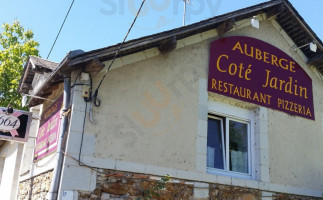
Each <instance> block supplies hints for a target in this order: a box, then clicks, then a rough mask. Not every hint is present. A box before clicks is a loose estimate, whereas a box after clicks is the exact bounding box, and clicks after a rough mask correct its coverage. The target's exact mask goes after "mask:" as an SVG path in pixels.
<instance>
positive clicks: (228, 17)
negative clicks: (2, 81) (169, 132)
mask: <svg viewBox="0 0 323 200" xmlns="http://www.w3.org/2000/svg"><path fill="white" fill-rule="evenodd" d="M262 13H266V15H267V17H268V18H269V17H275V18H276V21H277V22H278V23H279V24H280V26H281V27H282V28H283V29H284V31H285V32H286V33H287V35H288V36H289V37H290V38H291V39H292V41H293V42H294V43H295V44H296V45H297V46H303V45H304V44H307V43H309V42H313V41H316V43H317V46H318V49H317V52H316V53H314V52H312V51H310V49H309V47H308V46H305V47H303V48H301V49H300V50H301V51H302V52H303V53H304V55H305V56H306V57H307V58H308V59H309V63H310V64H315V65H316V67H317V69H319V70H320V72H321V73H322V74H323V60H322V57H323V43H322V41H321V40H320V39H319V38H318V37H317V35H316V34H315V33H314V32H313V30H312V29H311V28H310V27H309V26H308V25H307V23H306V22H305V21H304V19H303V18H302V17H301V16H300V15H299V14H298V12H297V11H296V10H295V8H294V7H293V6H292V4H291V3H290V2H289V1H288V0H272V1H269V2H265V3H261V4H258V5H255V6H251V7H248V8H244V9H240V10H237V11H234V12H230V13H227V14H224V15H219V16H216V17H213V18H210V19H207V20H203V21H200V22H198V23H194V24H191V25H187V26H184V27H180V28H176V29H172V30H169V31H165V32H160V33H157V34H153V35H149V36H145V37H141V38H138V39H134V40H130V41H128V42H126V43H124V45H123V47H122V49H121V51H120V53H119V57H122V56H125V55H129V54H133V53H136V52H140V51H143V50H146V49H150V48H153V47H160V46H161V45H162V44H164V43H165V41H166V40H167V39H169V38H176V39H177V40H180V39H183V38H186V37H189V36H192V35H195V34H198V33H202V32H205V31H208V30H212V29H219V27H222V26H224V29H226V28H227V25H228V28H230V26H229V25H230V23H231V25H232V22H233V24H234V22H237V21H241V20H244V19H251V18H252V17H253V16H256V15H259V14H262ZM227 30H229V29H227ZM119 46H120V44H116V45H112V46H109V47H105V48H101V49H96V50H93V51H89V52H85V53H83V52H79V51H78V52H77V53H78V54H76V55H73V52H70V53H69V54H68V55H67V56H66V57H65V58H64V59H63V61H62V62H61V63H60V64H59V65H58V67H57V68H56V69H55V70H54V71H53V73H52V74H51V76H50V77H49V78H48V80H47V81H46V82H45V83H44V85H43V87H42V88H46V87H47V88H48V87H49V86H50V85H51V84H53V83H52V80H54V79H55V77H56V78H57V76H59V74H60V73H61V72H62V71H65V70H73V69H77V68H81V67H85V66H86V65H87V64H88V63H89V62H91V61H93V60H94V59H97V60H99V61H100V62H104V61H107V60H111V59H112V58H113V56H114V55H115V53H116V51H117V49H118V48H119ZM28 66H29V65H28ZM25 73H26V72H25V71H24V73H23V76H24V74H25ZM22 82H23V83H24V81H22ZM20 88H21V87H20ZM42 88H41V89H42ZM19 91H20V90H19ZM34 95H40V91H39V92H37V94H34ZM40 102H41V101H40V100H37V102H36V100H35V101H33V99H31V101H30V105H37V104H39V103H40Z"/></svg>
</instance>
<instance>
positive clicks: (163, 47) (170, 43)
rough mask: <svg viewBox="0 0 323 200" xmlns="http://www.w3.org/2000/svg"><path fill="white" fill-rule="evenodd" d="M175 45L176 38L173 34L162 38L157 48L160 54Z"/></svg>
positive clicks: (172, 48)
mask: <svg viewBox="0 0 323 200" xmlns="http://www.w3.org/2000/svg"><path fill="white" fill-rule="evenodd" d="M176 47H177V39H176V37H175V36H172V37H170V38H168V39H166V40H164V41H163V42H162V43H161V44H160V45H159V47H158V50H159V51H160V53H162V54H167V53H169V52H171V51H173V50H174V49H176Z"/></svg>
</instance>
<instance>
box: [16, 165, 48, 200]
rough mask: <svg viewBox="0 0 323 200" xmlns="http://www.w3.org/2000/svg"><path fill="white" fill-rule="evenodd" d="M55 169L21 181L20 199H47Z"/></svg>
mask: <svg viewBox="0 0 323 200" xmlns="http://www.w3.org/2000/svg"><path fill="white" fill-rule="evenodd" d="M52 175H53V171H48V172H45V173H43V174H40V175H38V176H35V177H32V178H31V179H27V180H25V181H22V182H20V184H19V191H18V199H19V200H33V199H45V197H46V195H47V193H48V191H49V189H50V184H51V180H52Z"/></svg>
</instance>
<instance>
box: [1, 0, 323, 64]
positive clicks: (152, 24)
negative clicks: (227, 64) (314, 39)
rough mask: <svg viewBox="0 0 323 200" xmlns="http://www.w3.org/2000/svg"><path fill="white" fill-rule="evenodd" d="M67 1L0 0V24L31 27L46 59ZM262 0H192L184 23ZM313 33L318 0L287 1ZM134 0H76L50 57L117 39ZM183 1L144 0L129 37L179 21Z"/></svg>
mask: <svg viewBox="0 0 323 200" xmlns="http://www.w3.org/2000/svg"><path fill="white" fill-rule="evenodd" d="M71 2H72V0H55V1H53V0H51V1H49V0H28V1H26V0H0V5H1V7H0V24H3V23H12V21H13V20H15V19H18V20H19V21H20V22H21V24H22V25H23V26H24V27H25V28H26V29H31V30H33V32H34V34H35V36H34V38H35V40H37V41H38V42H39V43H40V47H39V49H40V55H41V57H43V58H46V57H47V55H48V53H49V51H50V48H51V45H52V44H53V42H54V40H55V37H56V35H57V33H58V30H59V28H60V26H61V23H62V22H63V20H64V17H65V14H66V12H67V10H68V8H69V6H70V3H71ZM262 2H266V1H262V0H199V1H198V0H191V4H190V5H188V6H187V16H186V23H187V24H191V23H194V22H198V21H201V20H204V19H207V18H210V17H213V16H215V15H220V14H224V13H227V12H230V11H234V10H237V9H240V8H244V7H248V6H252V5H255V4H258V3H262ZM290 2H291V3H292V4H293V6H294V7H295V8H296V9H297V10H298V12H299V13H300V15H301V16H302V17H303V18H304V19H305V21H306V22H307V23H308V24H309V26H310V27H311V28H312V29H313V30H314V32H315V33H316V34H317V36H318V37H319V38H320V39H321V40H323V20H322V17H321V16H320V13H321V12H322V8H323V0H306V1H304V0H290ZM140 3H141V1H139V0H75V2H74V6H73V8H72V10H71V12H70V14H69V17H68V18H67V21H66V23H65V26H64V28H63V30H62V32H61V34H60V36H59V38H58V41H57V43H56V45H55V47H54V49H53V51H52V53H51V55H50V57H49V60H52V61H56V62H59V61H61V60H62V59H63V57H64V56H65V55H66V54H67V53H68V52H69V51H71V50H76V49H82V50H84V51H90V50H93V49H98V48H102V47H106V46H110V45H113V44H116V43H119V42H121V41H122V39H123V37H124V35H125V34H126V32H127V30H128V28H129V26H130V24H131V22H132V20H133V18H134V14H135V12H136V10H137V8H138V7H139V5H140ZM182 14H183V0H146V3H145V7H144V9H143V12H142V15H141V16H140V17H139V18H138V20H137V22H136V24H135V27H134V28H133V29H132V32H131V33H130V35H129V37H128V40H129V39H134V38H138V37H141V36H145V35H149V34H153V33H157V32H161V31H165V30H169V29H172V28H177V27H180V26H182Z"/></svg>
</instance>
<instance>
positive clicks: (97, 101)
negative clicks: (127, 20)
mask: <svg viewBox="0 0 323 200" xmlns="http://www.w3.org/2000/svg"><path fill="white" fill-rule="evenodd" d="M145 1H146V0H143V1H142V2H141V5H140V7H139V9H138V12H137V14H136V16H135V18H134V20H133V22H132V24H131V26H130V28H129V30H128V32H127V34H126V36H125V37H124V39H123V41H122V43H121V44H120V46H119V48H118V50H117V51H116V53H115V54H114V57H113V59H112V61H111V63H110V65H109V67H108V68H107V70H106V71H105V72H104V75H103V77H102V79H101V81H100V83H99V85H98V87H97V88H96V90H95V93H94V96H93V101H94V102H95V105H96V106H97V105H98V106H97V107H99V106H100V100H99V99H98V93H99V89H100V87H101V84H102V82H103V80H104V79H105V77H106V75H107V73H108V71H109V70H110V68H111V66H112V65H113V63H114V61H115V59H116V58H117V56H118V54H119V52H120V50H121V48H122V46H123V44H124V43H125V41H126V39H127V37H128V35H129V33H130V31H131V29H132V27H133V25H134V24H135V22H136V20H137V18H138V16H139V13H140V11H141V9H142V7H143V6H144V3H145Z"/></svg>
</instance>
